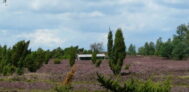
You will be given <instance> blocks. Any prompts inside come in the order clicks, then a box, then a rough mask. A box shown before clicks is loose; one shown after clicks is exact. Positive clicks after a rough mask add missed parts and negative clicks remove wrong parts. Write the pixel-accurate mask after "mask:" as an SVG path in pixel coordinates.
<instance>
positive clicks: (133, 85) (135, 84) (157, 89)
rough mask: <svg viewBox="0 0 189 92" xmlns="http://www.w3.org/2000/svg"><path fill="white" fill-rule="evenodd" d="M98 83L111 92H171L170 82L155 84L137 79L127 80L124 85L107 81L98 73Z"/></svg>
mask: <svg viewBox="0 0 189 92" xmlns="http://www.w3.org/2000/svg"><path fill="white" fill-rule="evenodd" d="M97 77H98V79H97V80H98V82H99V83H100V84H101V86H102V87H104V88H106V89H108V90H109V91H111V92H170V90H171V86H170V82H169V81H168V80H166V81H163V82H153V81H152V80H147V81H141V80H137V79H130V80H127V81H126V82H125V83H124V84H123V85H122V84H121V83H119V82H118V81H115V80H112V79H111V78H110V79H107V78H105V77H104V76H102V75H101V74H98V73H97Z"/></svg>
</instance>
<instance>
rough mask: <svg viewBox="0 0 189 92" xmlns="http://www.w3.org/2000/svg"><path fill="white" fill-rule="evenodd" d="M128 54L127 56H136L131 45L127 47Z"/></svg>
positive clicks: (134, 48)
mask: <svg viewBox="0 0 189 92" xmlns="http://www.w3.org/2000/svg"><path fill="white" fill-rule="evenodd" d="M128 54H129V55H134V56H135V55H136V47H135V45H133V44H131V45H130V46H129V48H128Z"/></svg>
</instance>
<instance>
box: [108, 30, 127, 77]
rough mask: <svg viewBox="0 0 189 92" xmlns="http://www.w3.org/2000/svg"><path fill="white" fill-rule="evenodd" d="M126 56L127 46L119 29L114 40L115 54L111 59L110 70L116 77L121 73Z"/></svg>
mask: <svg viewBox="0 0 189 92" xmlns="http://www.w3.org/2000/svg"><path fill="white" fill-rule="evenodd" d="M125 56H126V46H125V42H124V38H123V34H122V30H121V29H117V31H116V34H115V39H114V46H113V53H112V57H111V58H110V62H109V65H110V68H111V70H112V71H113V73H114V74H115V75H118V74H119V73H120V72H121V68H122V65H123V60H124V59H125Z"/></svg>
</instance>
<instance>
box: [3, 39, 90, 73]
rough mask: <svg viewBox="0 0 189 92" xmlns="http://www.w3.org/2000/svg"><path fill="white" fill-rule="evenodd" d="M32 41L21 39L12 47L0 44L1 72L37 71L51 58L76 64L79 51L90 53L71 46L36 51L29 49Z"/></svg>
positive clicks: (71, 64)
mask: <svg viewBox="0 0 189 92" xmlns="http://www.w3.org/2000/svg"><path fill="white" fill-rule="evenodd" d="M29 44H30V41H24V40H22V41H19V42H17V43H16V44H15V45H13V46H12V47H8V46H7V45H4V46H1V45H0V74H2V75H11V74H14V73H16V74H19V75H21V74H23V73H24V72H25V71H30V72H36V71H37V70H38V69H39V68H40V67H42V66H43V64H48V62H49V60H50V59H53V58H54V59H59V60H61V59H68V60H69V64H70V66H73V65H74V64H75V59H76V55H77V53H81V52H82V53H89V51H87V50H84V49H82V48H79V47H78V46H71V47H68V48H65V49H62V48H60V47H58V48H56V49H53V50H43V49H42V48H38V49H37V50H36V51H32V50H31V49H29Z"/></svg>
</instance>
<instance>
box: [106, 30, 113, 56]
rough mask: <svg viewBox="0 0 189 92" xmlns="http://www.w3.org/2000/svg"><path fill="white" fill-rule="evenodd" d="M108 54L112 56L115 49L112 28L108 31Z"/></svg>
mask: <svg viewBox="0 0 189 92" xmlns="http://www.w3.org/2000/svg"><path fill="white" fill-rule="evenodd" d="M107 47H108V56H109V57H111V54H112V49H113V38H112V31H111V30H110V31H109V33H108V44H107Z"/></svg>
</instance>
